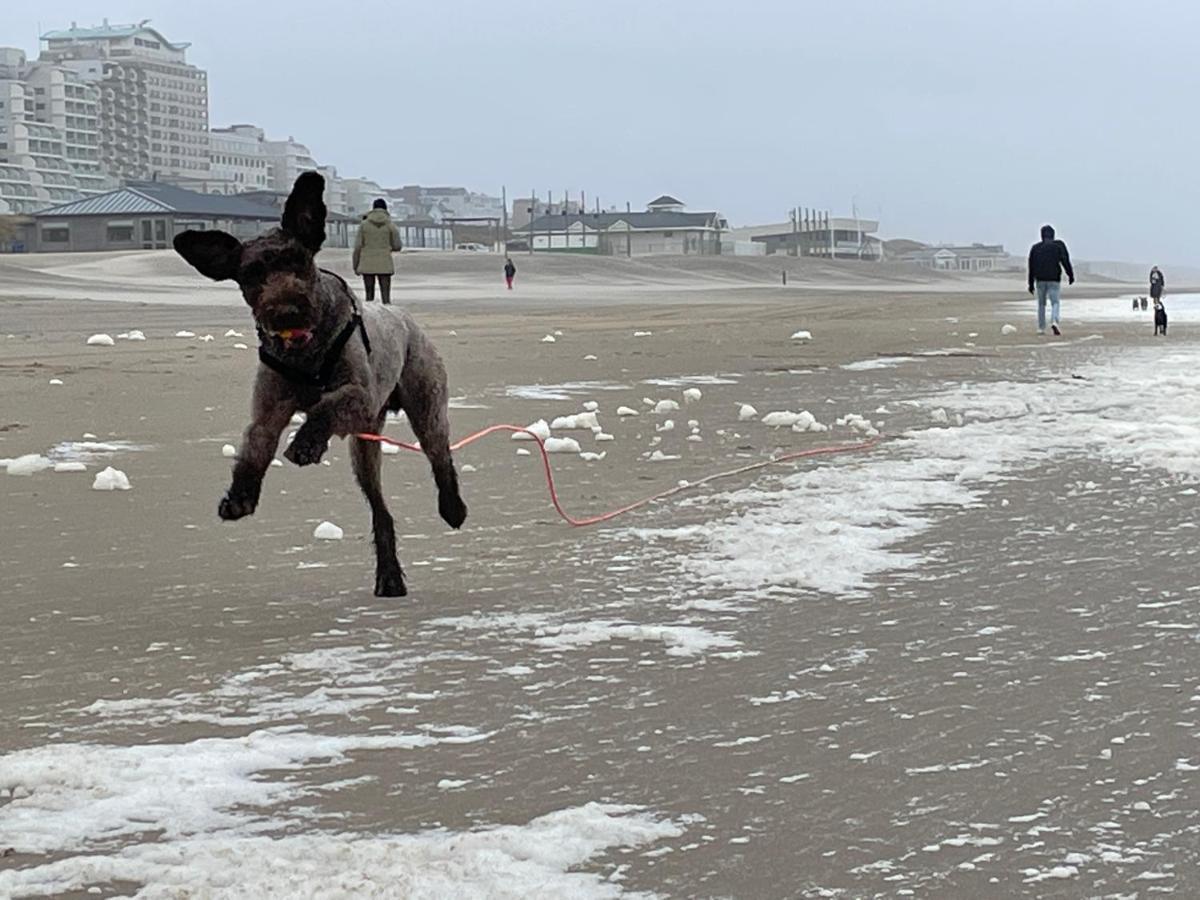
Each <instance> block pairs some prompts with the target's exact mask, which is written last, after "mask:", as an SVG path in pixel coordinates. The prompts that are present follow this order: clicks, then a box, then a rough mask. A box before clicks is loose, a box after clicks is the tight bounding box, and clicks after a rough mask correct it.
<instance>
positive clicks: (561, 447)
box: [542, 437, 579, 453]
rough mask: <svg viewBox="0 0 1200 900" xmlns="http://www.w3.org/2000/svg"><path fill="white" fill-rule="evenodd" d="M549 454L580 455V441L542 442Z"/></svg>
mask: <svg viewBox="0 0 1200 900" xmlns="http://www.w3.org/2000/svg"><path fill="white" fill-rule="evenodd" d="M542 443H543V444H544V446H545V448H546V452H547V453H578V452H579V441H577V440H575V439H574V438H556V437H551V438H546V439H545V441H543V442H542Z"/></svg>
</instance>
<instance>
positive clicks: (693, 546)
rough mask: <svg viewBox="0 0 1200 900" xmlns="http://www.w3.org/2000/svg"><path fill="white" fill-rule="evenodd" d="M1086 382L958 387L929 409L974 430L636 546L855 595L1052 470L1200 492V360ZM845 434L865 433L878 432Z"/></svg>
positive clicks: (1170, 361) (1112, 371) (644, 537)
mask: <svg viewBox="0 0 1200 900" xmlns="http://www.w3.org/2000/svg"><path fill="white" fill-rule="evenodd" d="M1075 374H1077V375H1081V376H1082V378H1072V377H1071V373H1069V372H1062V371H1058V372H1032V373H1030V379H1031V380H1029V381H1023V382H989V383H980V384H967V385H964V386H962V387H958V388H954V389H952V390H949V391H946V392H944V393H942V394H938V395H936V396H934V397H931V398H928V399H927V400H925V401H922V402H921V404H920V405H921V407H922V408H924V409H926V410H927V411H933V410H936V409H939V408H940V409H944V410H947V411H948V412H950V413H954V414H955V416H954V418H955V421H956V422H957V421H958V416H963V421H964V424H963V425H950V426H949V427H947V426H946V425H938V426H935V427H928V428H923V429H920V430H916V431H911V432H908V433H906V434H904V435H902V436H899V437H898V438H897V439H896V440H893V441H891V442H889V443H888V444H886V445H884V446H883V447H882V448H880V449H878V450H875V451H872V452H870V453H865V454H863V455H852V456H845V457H840V458H839V459H838V460H837V461H835V462H832V463H830V464H827V465H823V466H821V467H819V468H816V469H812V470H809V471H804V472H797V473H795V474H791V475H786V476H783V477H778V476H777V475H774V476H766V477H764V478H763V479H762V480H760V482H759V483H758V484H757V485H755V486H751V487H747V488H744V489H741V490H737V491H732V492H729V493H726V494H723V495H719V496H718V497H717V498H709V499H708V500H706V502H713V500H714V499H715V500H716V502H717V503H719V505H720V507H722V508H724V509H727V510H728V511H729V512H728V515H726V516H723V517H720V518H718V519H717V520H716V521H712V522H707V523H705V524H703V525H698V526H689V527H682V528H660V529H636V530H634V531H633V532H632V534H633V535H634V536H636V537H637V538H638V539H639V540H641V541H645V542H649V545H650V546H651V548H653V547H654V545H657V546H658V551H657V553H655V551H654V550H653V549H651V550H649V551H647V552H650V553H654V554H655V555H654V558H655V559H656V560H658V561H659V562H661V564H662V565H665V566H668V567H674V568H676V569H678V570H679V572H680V574H681V575H682V576H683V577H684V578H685V579H686V580H690V581H694V582H699V583H701V584H703V585H706V586H709V587H718V588H721V589H728V590H735V591H739V592H742V593H744V594H750V595H753V596H760V595H765V593H766V592H775V591H780V590H782V591H795V590H818V591H823V592H828V593H832V594H845V595H854V594H857V593H860V592H861V591H863V590H865V589H867V588H869V587H871V586H872V585H873V584H875V583H876V579H877V577H878V576H879V575H881V574H882V573H885V572H890V571H896V570H904V569H912V568H916V567H918V566H920V565H921V564H922V563H923V562H924V561H925V560H924V557H922V556H920V555H918V554H914V553H912V552H909V551H906V550H905V549H903V544H904V542H905V541H907V540H909V539H911V538H913V537H915V536H917V535H919V534H921V533H923V532H924V531H926V530H927V529H928V528H930V527H931V525H932V524H933V523H934V522H936V521H938V520H939V519H941V518H943V517H945V516H946V515H948V514H949V513H951V512H952V511H953V510H955V509H962V508H966V507H970V506H974V505H978V504H980V503H981V502H982V498H983V495H984V494H985V493H986V491H987V490H988V489H989V486H990V485H991V484H992V483H994V482H995V481H997V480H1000V479H1002V478H1009V477H1017V476H1018V475H1019V473H1020V472H1021V470H1023V469H1027V468H1030V467H1033V466H1036V465H1038V464H1040V463H1041V462H1044V461H1046V460H1048V459H1060V458H1062V457H1063V456H1069V455H1071V454H1079V455H1099V456H1101V457H1107V458H1108V459H1110V460H1111V461H1112V462H1114V463H1115V464H1118V465H1128V464H1134V465H1138V466H1142V467H1154V468H1158V469H1161V470H1166V471H1168V472H1171V473H1174V474H1176V475H1179V476H1184V477H1188V478H1195V479H1200V419H1198V418H1197V416H1196V415H1195V414H1194V412H1193V411H1192V410H1193V409H1194V403H1195V401H1194V398H1195V397H1196V396H1197V395H1200V347H1195V346H1191V347H1186V348H1179V349H1178V352H1176V353H1163V352H1161V351H1158V352H1155V351H1153V350H1149V349H1147V350H1127V351H1121V352H1118V353H1113V354H1110V355H1107V356H1106V357H1105V359H1104V360H1103V362H1102V363H1101V362H1098V363H1096V364H1094V365H1084V366H1080V367H1079V368H1077V369H1076V370H1075ZM939 418H940V417H939ZM851 419H853V421H851ZM947 419H949V416H947ZM859 420H861V422H860V421H859ZM842 421H844V422H846V423H847V424H848V425H849V426H850V427H856V429H857V430H860V431H861V430H862V428H863V427H865V426H864V424H863V423H865V422H866V420H865V419H863V418H862V417H857V416H855V417H850V416H847V417H843V420H842ZM868 433H869V432H868ZM681 545H682V547H681Z"/></svg>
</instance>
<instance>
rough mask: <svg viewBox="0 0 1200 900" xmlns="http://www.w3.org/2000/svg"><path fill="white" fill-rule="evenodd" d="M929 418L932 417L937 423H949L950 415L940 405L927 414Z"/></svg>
mask: <svg viewBox="0 0 1200 900" xmlns="http://www.w3.org/2000/svg"><path fill="white" fill-rule="evenodd" d="M929 418H931V419H933V421H935V422H937V423H938V424H939V425H949V424H950V416H949V415H948V414H947V413H946V411H945V410H944V409H942V408H941V407H940V406H939V407H938V408H937V409H935V410H934V411H933V412H931V413H930V414H929Z"/></svg>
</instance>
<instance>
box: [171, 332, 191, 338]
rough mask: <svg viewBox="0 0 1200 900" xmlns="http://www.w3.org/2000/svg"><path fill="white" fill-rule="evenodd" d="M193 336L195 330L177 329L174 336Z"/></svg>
mask: <svg viewBox="0 0 1200 900" xmlns="http://www.w3.org/2000/svg"><path fill="white" fill-rule="evenodd" d="M195 336H196V332H194V331H177V332H175V337H177V338H194V337H195Z"/></svg>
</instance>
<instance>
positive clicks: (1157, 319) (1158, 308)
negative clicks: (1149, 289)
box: [1154, 299, 1167, 337]
mask: <svg viewBox="0 0 1200 900" xmlns="http://www.w3.org/2000/svg"><path fill="white" fill-rule="evenodd" d="M1160 334H1161V335H1162V336H1163V337H1166V336H1167V308H1166V307H1165V306H1163V302H1162V301H1161V300H1158V299H1155V301H1154V335H1155V337H1157V336H1158V335H1160Z"/></svg>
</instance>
